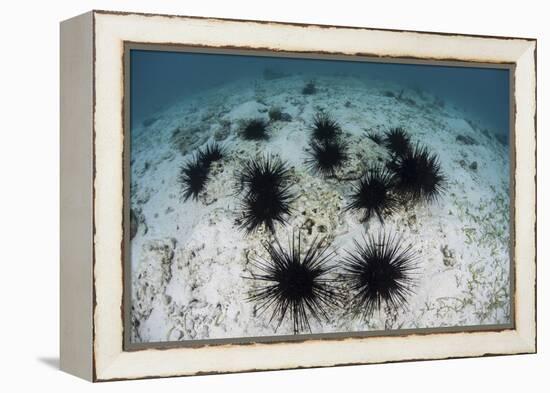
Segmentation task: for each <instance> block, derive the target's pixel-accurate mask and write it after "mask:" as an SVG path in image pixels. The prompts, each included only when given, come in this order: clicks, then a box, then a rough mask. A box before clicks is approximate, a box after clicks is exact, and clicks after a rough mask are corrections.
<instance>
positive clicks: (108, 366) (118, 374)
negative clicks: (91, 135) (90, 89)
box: [93, 11, 536, 381]
mask: <svg viewBox="0 0 550 393" xmlns="http://www.w3.org/2000/svg"><path fill="white" fill-rule="evenodd" d="M96 13H97V15H98V16H99V15H101V18H100V19H103V17H113V16H115V15H116V13H106V12H101V11H100V12H94V14H96ZM129 15H132V16H135V15H138V16H139V15H140V14H129ZM129 15H124V14H123V15H118V16H117V18H124V17H127V16H129ZM141 16H142V17H143V16H147V17H152V15H141ZM172 18H177V17H172ZM185 19H187V18H182V20H185ZM188 19H190V20H193V19H197V18H192V17H189V18H188ZM206 20H208V19H206ZM277 25H280V26H285V25H288V24H284V23H278V24H277ZM109 30H110V29H109ZM365 30H369V29H368V28H365ZM419 34H420V33H419ZM429 34H432V35H436V34H437V33H428V35H429ZM458 36H459V37H463V38H464V37H466V36H460V35H458ZM499 39H500V40H502V41H505V40H506V39H507V38H505V37H499ZM93 40H94V44H95V43H96V42H95V41H96V40H97V38H96V37H94V39H93ZM509 40H510V39H509ZM530 41H531V40H526V41H523V42H517V41H516V42H514V43H513V45H515V50H516V52H515V56H517V55H518V50H519V49H520V48H522V49H524V52H523V55H525V56H523V57H526V56H531V57H530V59H529V60H527V61H526V60H525V58H523V59H521V60H522V61H523V64H524V65H525V64H526V63H528V67H531V66H533V69H534V70H535V73H536V58H535V60H534V61H533V52H535V56H536V41H535V44H534V45H532V44H533V42H530ZM511 45H512V43H511ZM520 57H521V56H517V57H515V59H516V61H517V62H518V63H519V61H520ZM94 61H95V56H94ZM529 71H531V70H529ZM93 72H94V73H95V72H96V71H95V70H94V71H93ZM94 76H95V75H94ZM527 79H529V81H530V82H533V83H532V84H531V83H530V84H529V85H528V88H526V89H523V94H524V96H523V98H525V97H526V96H527V98H528V100H527V102H524V103H522V108H523V110H522V115H523V120H524V121H523V122H522V123H521V126H522V127H524V130H525V132H526V133H527V135H526V137H527V138H526V139H527V142H525V143H523V144H522V145H521V149H522V151H523V153H524V154H525V155H527V160H528V162H527V163H526V165H525V166H524V167H525V169H527V172H528V171H532V172H533V173H531V172H528V173H524V175H528V177H529V179H527V180H526V182H524V183H523V184H526V185H527V189H526V190H523V189H522V191H527V193H530V192H532V191H533V189H535V190H536V162H534V164H533V160H534V158H533V157H531V158H529V154H530V153H531V154H532V153H533V152H535V153H536V97H533V94H534V92H535V91H536V75H535V76H532V75H530V74H529V76H528V77H527ZM531 79H532V80H531ZM96 82H97V81H95V80H94V83H96ZM94 98H95V94H94ZM533 98H534V99H533ZM94 104H95V103H94ZM526 107H528V108H527V109H525V108H526ZM94 110H95V106H94ZM531 115H533V116H534V119H535V121H534V123H533V117H531ZM516 120H517V119H516ZM95 121H96V122H97V121H98V119H96V120H95ZM533 124H534V127H533ZM518 125H520V123H518V121H516V126H518ZM111 137H112V135H111ZM533 141H535V142H534V145H533ZM95 144H96V141H95V140H94V145H95ZM525 155H524V156H523V157H524V158H525ZM520 159H521V157H520ZM516 169H517V168H516ZM531 174H533V175H534V176H535V180H534V182H531V181H530V180H531V179H532V178H531ZM93 180H95V178H94V179H93ZM519 189H521V187H518V190H519ZM94 198H95V199H94V200H96V201H97V195H95V193H94ZM523 201H524V203H525V202H526V201H527V202H533V198H532V197H531V195H529V196H526V197H525V198H523ZM534 203H535V204H536V196H535V198H534ZM524 207H525V206H524ZM95 214H96V218H97V217H100V216H101V215H99V216H98V215H97V213H95ZM527 216H528V217H527V218H526V220H525V221H524V222H523V224H527V225H528V226H529V225H531V224H533V225H531V226H530V227H529V228H528V229H526V226H525V225H522V226H521V228H522V229H521V230H520V231H519V232H520V233H518V234H517V237H516V240H518V239H521V238H522V239H523V240H522V242H521V243H522V245H523V247H524V249H525V251H526V253H525V254H524V256H527V257H529V260H527V261H525V266H524V269H523V270H522V274H521V277H520V278H521V279H522V280H523V279H525V280H527V282H525V286H529V288H523V289H524V290H526V293H525V295H526V296H524V298H523V301H525V302H526V304H524V307H534V306H535V305H536V286H535V287H534V288H533V290H531V288H530V286H531V284H532V283H533V284H535V285H536V249H534V244H536V243H535V242H534V241H531V240H532V239H531V240H530V239H526V237H527V236H530V235H536V227H535V225H536V213H535V212H533V214H527ZM95 240H96V242H97V241H98V240H100V239H95ZM96 246H97V244H96ZM533 251H534V252H533ZM531 256H532V257H533V258H532V260H531ZM100 265H102V263H100ZM103 268H104V266H103ZM97 278H99V277H97ZM103 278H105V277H103ZM106 281H111V279H108V280H106ZM101 285H105V284H100V283H98V282H94V286H101ZM99 300H101V299H99ZM111 302H112V299H109V300H108V303H111ZM100 303H101V302H100ZM102 308H103V307H102V305H101V304H99V308H96V307H95V304H94V318H95V322H98V314H103V312H99V311H101V309H102ZM111 311H114V310H111ZM107 314H108V313H107ZM521 317H522V318H521V324H520V326H518V329H517V330H516V331H515V333H514V334H513V335H510V334H508V335H507V337H508V338H509V339H510V340H511V341H513V342H510V344H511V348H510V349H508V350H503V351H500V350H498V351H489V352H486V353H479V354H477V355H476V354H463V353H458V352H457V353H456V354H454V355H451V356H442V355H441V354H440V355H429V356H427V357H424V356H421V357H416V358H407V357H406V356H405V357H403V358H402V360H397V361H408V360H429V359H443V358H455V357H472V356H491V355H500V354H502V355H504V354H520V353H533V352H535V351H536V309H535V310H528V311H526V312H525V313H523V314H522V316H521ZM101 318H104V316H102V317H101ZM103 324H104V322H103ZM99 325H101V323H100V324H99ZM115 328H118V327H115ZM98 333H99V332H98V331H95V333H94V334H95V337H94V345H95V349H96V351H97V353H95V354H94V359H95V358H96V357H98V358H99V359H100V360H101V364H100V367H99V373H98V376H95V373H94V377H93V379H94V380H98V381H106V380H119V379H136V378H138V379H139V378H147V377H165V376H182V375H201V374H208V373H228V372H229V373H230V372H242V371H257V370H256V369H246V368H242V369H239V370H235V369H231V368H228V369H224V370H220V369H214V370H215V371H206V372H204V371H198V372H197V371H194V372H193V371H191V370H188V371H187V372H185V371H181V370H178V371H176V372H174V371H175V370H172V371H170V370H165V371H164V372H160V373H159V372H154V371H153V372H145V373H143V371H144V370H143V369H142V370H141V372H140V371H139V368H140V367H138V368H137V369H135V370H133V372H132V371H129V370H128V369H127V368H126V367H127V366H128V365H129V363H134V362H135V361H136V360H137V357H136V354H129V353H125V352H123V351H121V352H118V351H117V350H114V351H113V350H111V348H109V349H108V346H103V345H99V346H98V345H97V343H96V342H95V341H96V340H97V339H98V338H100V337H99V336H97V334H98ZM479 338H480V339H481V338H482V336H481V335H480V336H479ZM99 341H100V342H101V341H103V344H104V345H105V344H109V340H107V341H105V340H104V338H103V339H100V340H99ZM111 344H112V343H111ZM243 349H244V348H243ZM103 352H106V353H103ZM143 352H144V353H143V356H148V355H149V356H150V357H152V358H160V357H164V356H161V353H160V352H156V351H151V350H148V351H147V350H146V351H143ZM161 352H163V353H164V351H161ZM171 352H172V350H167V351H166V354H167V355H168V353H171ZM198 352H200V351H198ZM198 352H197V353H196V355H199V353H198ZM474 352H475V351H474ZM156 360H158V359H156ZM173 360H175V359H173ZM384 362H388V360H381V361H372V363H384ZM389 362H392V360H389ZM199 363H200V362H199ZM366 363H371V362H370V361H365V362H363V361H361V362H359V363H334V364H332V366H336V365H343V364H366ZM134 364H135V363H134ZM93 367H94V369H95V365H94V366H93ZM302 367H319V365H316V364H305V363H304V365H303V366H294V365H288V366H283V367H280V368H279V369H286V368H302ZM260 369H261V370H268V369H273V368H262V367H260Z"/></svg>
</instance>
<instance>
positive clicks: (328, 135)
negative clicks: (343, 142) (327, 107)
mask: <svg viewBox="0 0 550 393" xmlns="http://www.w3.org/2000/svg"><path fill="white" fill-rule="evenodd" d="M341 133H342V128H341V127H340V125H339V124H338V122H337V121H336V120H334V119H333V118H332V117H331V116H330V115H329V114H328V113H326V112H317V113H316V114H315V116H313V126H312V127H311V137H312V139H314V140H316V141H318V142H323V141H333V140H334V139H336V138H337V137H338V136H339V135H340V134H341Z"/></svg>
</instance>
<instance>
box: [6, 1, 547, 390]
mask: <svg viewBox="0 0 550 393" xmlns="http://www.w3.org/2000/svg"><path fill="white" fill-rule="evenodd" d="M545 3H546V2H545V1H530V0H516V1H513V2H512V1H504V0H501V1H494V2H490V1H486V2H482V1H481V0H477V1H470V0H460V1H458V0H457V1H447V2H445V1H442V0H434V1H420V0H403V1H390V0H379V1H374V2H373V1H368V0H361V1H357V2H352V1H344V0H333V1H327V2H326V3H322V2H321V0H317V1H310V2H306V1H302V2H299V1H298V0H293V1H286V0H271V1H261V0H255V1H244V0H227V1H218V2H216V1H213V0H197V1H179V2H176V1H169V0H162V1H159V0H156V1H154V0H149V1H140V0H133V1H123V0H119V1H115V0H110V1H109V0H104V1H83V0H80V1H27V0H19V1H17V0H8V1H5V2H3V4H2V10H1V12H0V19H1V20H0V30H1V35H0V37H1V46H0V49H1V52H0V56H1V57H0V70H1V72H0V98H1V101H0V108H1V110H0V135H1V139H0V174H1V176H0V185H1V188H0V231H1V233H0V247H1V248H0V250H1V251H2V253H1V254H0V255H1V257H0V363H1V364H0V366H1V367H0V391H3V392H11V391H24V390H28V391H39V390H40V391H54V392H58V391H61V392H64V391H70V392H81V391H91V390H92V389H94V390H95V391H102V392H107V391H109V392H114V391H117V392H120V391H132V392H141V391H150V390H161V389H162V390H163V391H179V392H183V391H184V392H198V391H200V392H215V391H218V392H219V391H224V392H225V391H237V390H238V391H241V392H261V393H265V392H284V393H291V392H295V391H304V392H309V391H313V392H321V391H335V390H336V391H339V392H347V391H349V392H354V391H357V392H365V393H370V392H388V393H389V392H399V391H402V392H403V391H406V392H416V391H418V392H439V393H441V392H445V393H451V392H469V391H470V390H471V391H476V392H477V391H480V392H511V391H515V392H520V391H528V392H538V391H549V389H550V377H549V372H550V362H549V359H550V356H549V355H548V351H549V350H550V344H549V342H550V341H549V340H548V338H547V335H545V334H544V333H545V330H546V332H547V331H548V329H547V322H548V304H549V303H548V296H550V295H549V292H548V291H547V290H546V289H545V288H544V285H545V284H546V281H547V280H546V273H547V269H546V268H545V266H544V265H545V262H546V259H547V257H548V248H547V243H546V242H548V240H545V239H549V231H548V221H547V220H546V218H547V216H548V208H547V205H546V204H545V203H544V202H545V200H546V199H548V197H546V198H540V195H546V196H547V195H548V187H549V183H548V176H547V172H546V171H545V169H546V168H547V167H548V166H549V165H550V162H549V158H548V151H547V147H548V144H549V140H548V139H549V138H548V134H547V133H546V127H545V124H544V120H545V119H544V117H545V116H544V115H545V114H546V112H545V107H546V109H547V108H548V104H547V102H546V100H545V93H547V91H548V78H547V76H546V75H545V70H547V69H548V67H549V66H550V58H549V55H548V53H547V47H548V45H549V40H550V36H549V30H550V28H549V27H548V26H549V25H550V22H549V19H548V15H549V14H550V11H548V10H545V9H544V8H545V7H544V4H545ZM90 9H109V10H119V11H142V12H153V13H172V14H183V15H198V16H216V17H226V18H243V19H261V20H275V21H288V22H304V23H323V24H333V25H352V26H366V27H380V28H392V29H410V30H424V31H439V32H457V33H473V34H486V35H504V36H523V37H534V38H538V149H539V155H538V168H539V173H538V181H539V183H538V184H539V210H538V229H539V242H538V243H539V249H538V262H539V271H538V282H539V285H538V289H539V293H538V295H539V296H538V326H539V328H538V333H539V354H538V355H523V356H508V357H495V358H480V359H466V360H448V361H429V362H417V363H400V364H389V365H371V366H355V367H340V368H328V369H314V370H294V371H279V372H264V373H253V374H237V375H223V376H209V377H193V378H171V379H162V380H147V381H135V382H115V383H103V384H99V385H92V384H89V383H87V382H84V381H81V380H79V379H77V378H75V377H72V376H70V375H67V374H64V373H62V372H60V371H58V370H57V367H58V344H59V338H58V327H59V324H58V318H59V307H58V299H59V296H58V285H59V278H58V276H59V268H58V256H59V219H58V216H59V192H58V188H59V175H58V172H59V158H58V157H59V131H58V128H59V104H58V102H59V93H58V90H59V88H58V85H59V77H58V74H59V61H58V59H59V26H58V23H59V22H60V21H61V20H63V19H67V18H70V17H72V16H74V15H77V14H80V13H83V12H86V11H88V10H90ZM545 104H546V105H545ZM519 134H521V130H519Z"/></svg>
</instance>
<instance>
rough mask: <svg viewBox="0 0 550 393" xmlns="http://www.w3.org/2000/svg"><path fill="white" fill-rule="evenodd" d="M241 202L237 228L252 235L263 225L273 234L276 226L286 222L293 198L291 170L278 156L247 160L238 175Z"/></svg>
mask: <svg viewBox="0 0 550 393" xmlns="http://www.w3.org/2000/svg"><path fill="white" fill-rule="evenodd" d="M237 184H238V190H237V191H238V192H242V191H244V198H243V200H242V202H241V212H242V220H241V224H240V227H241V229H244V230H246V232H248V233H251V232H254V231H255V230H257V229H258V228H259V227H261V226H262V225H263V226H265V227H266V228H267V229H268V230H270V231H271V232H275V223H276V222H279V223H282V224H284V223H286V219H287V217H288V215H289V214H290V212H291V207H290V204H291V202H292V200H293V198H294V196H293V194H292V193H291V191H290V171H289V169H288V167H287V165H286V163H285V162H283V161H282V160H281V159H279V158H277V157H272V156H271V157H270V156H268V157H265V158H260V159H258V160H249V161H247V162H246V163H245V164H244V166H243V168H242V169H241V170H240V171H239V172H238V173H237Z"/></svg>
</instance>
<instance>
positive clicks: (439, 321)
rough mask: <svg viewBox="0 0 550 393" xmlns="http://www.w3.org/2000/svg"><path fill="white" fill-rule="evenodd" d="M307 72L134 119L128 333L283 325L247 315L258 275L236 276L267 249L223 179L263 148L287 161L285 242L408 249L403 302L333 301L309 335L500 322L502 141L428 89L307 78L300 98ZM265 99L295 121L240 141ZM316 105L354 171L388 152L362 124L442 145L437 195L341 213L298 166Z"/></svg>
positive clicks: (285, 326)
mask: <svg viewBox="0 0 550 393" xmlns="http://www.w3.org/2000/svg"><path fill="white" fill-rule="evenodd" d="M310 77H311V76H308V75H293V76H287V77H284V78H280V79H274V80H264V79H246V80H239V81H235V82H233V83H231V84H225V85H223V86H220V87H219V88H214V89H210V90H208V91H204V92H202V93H200V94H195V95H193V96H189V97H187V98H186V99H182V100H181V101H180V102H179V103H177V104H176V105H173V106H172V107H170V108H167V109H165V110H163V111H160V112H158V113H157V115H156V116H155V118H154V119H151V120H149V121H148V122H144V124H137V125H135V127H134V128H133V129H132V150H131V208H132V209H133V211H134V213H135V215H136V217H137V221H138V222H139V225H138V230H137V234H136V235H135V237H134V238H133V240H132V241H131V282H132V288H131V297H132V311H131V318H132V330H131V331H132V334H131V339H132V341H133V342H162V341H179V340H200V339H215V338H236V337H255V336H272V335H287V334H292V330H293V328H292V320H291V319H290V318H289V317H288V315H287V317H286V318H285V320H284V322H283V323H282V325H281V326H280V327H279V328H278V329H277V330H276V329H275V328H276V326H277V324H276V322H271V323H270V317H271V312H270V310H268V311H267V312H264V313H262V314H257V313H256V311H255V307H256V305H255V304H254V303H251V302H247V301H245V299H246V297H247V292H248V291H249V290H250V289H251V288H253V287H256V285H258V284H257V283H256V282H254V281H253V280H249V279H245V278H243V277H244V276H250V275H251V274H252V273H254V269H253V267H252V265H251V264H250V263H249V260H250V258H254V257H255V255H259V256H263V255H265V251H263V250H262V248H261V246H260V241H262V240H269V234H267V233H265V232H262V231H260V232H258V233H256V234H253V235H250V236H247V235H246V234H245V233H244V232H242V231H240V230H239V229H238V226H237V225H236V223H235V220H236V218H237V217H238V214H239V213H238V203H239V200H238V198H236V197H235V194H234V188H233V184H234V181H235V180H234V176H235V171H236V169H237V168H238V167H239V166H240V164H241V163H242V161H243V160H246V159H250V158H254V157H257V156H260V155H265V154H267V153H272V154H277V155H279V156H280V157H281V158H282V159H284V160H286V161H287V162H288V163H289V166H291V167H292V173H293V181H294V182H295V184H294V185H293V188H292V190H293V192H294V193H295V194H297V195H298V198H297V200H296V201H295V202H294V203H293V204H292V208H293V210H294V214H293V215H292V216H291V217H290V219H289V223H288V225H287V226H278V227H277V232H276V235H277V237H278V238H279V239H280V241H281V243H282V244H283V245H286V244H288V239H289V236H291V234H292V230H293V228H294V229H297V228H302V231H301V233H302V237H303V239H305V241H306V242H308V241H309V242H310V241H311V240H312V239H313V238H314V237H315V236H316V235H321V236H327V237H328V240H330V241H332V249H334V250H336V253H337V255H336V257H335V259H334V262H335V263H338V258H341V257H342V256H343V255H344V254H345V253H344V250H345V249H348V250H353V239H361V237H362V234H364V233H373V234H377V233H378V232H379V231H380V230H385V231H386V232H388V233H389V232H391V233H393V232H398V233H399V234H400V235H402V237H403V240H404V242H405V244H411V245H412V247H413V250H414V251H415V252H416V253H417V255H418V260H417V263H418V270H417V274H416V276H415V277H416V287H415V294H414V295H412V296H411V297H410V298H409V302H408V305H407V308H403V309H399V310H388V309H382V310H380V311H379V312H375V314H374V315H373V317H372V318H370V319H369V320H368V321H363V320H361V319H357V318H353V317H352V316H351V315H350V314H349V313H346V312H345V311H344V310H339V311H335V312H332V313H331V320H330V321H329V322H326V323H322V324H320V323H318V322H317V321H315V320H314V319H312V318H310V323H311V328H312V332H313V333H329V332H352V331H372V330H384V329H409V328H436V327H448V326H471V325H488V324H503V323H509V322H510V301H511V300H510V299H511V297H510V291H509V289H510V260H509V254H508V250H509V246H508V242H509V194H508V190H509V156H508V147H507V146H505V145H504V144H502V143H501V142H500V141H498V140H497V138H496V137H495V136H494V134H492V133H490V132H487V131H486V130H485V129H484V127H483V126H482V125H480V124H479V123H477V122H474V121H472V120H471V117H470V115H469V114H466V113H464V112H462V111H461V110H460V108H457V107H455V106H454V105H453V103H450V102H444V101H443V100H441V99H438V98H436V97H434V96H433V95H431V94H429V93H427V92H423V91H420V90H418V89H407V88H405V89H402V88H401V87H400V86H397V85H392V84H391V83H386V82H383V81H377V80H370V79H368V78H365V77H355V76H342V75H334V76H318V75H317V76H315V81H316V85H317V88H318V92H317V93H316V94H314V95H303V94H301V89H302V87H303V86H304V84H305V82H307V81H309V80H310ZM389 91H391V92H393V94H394V95H395V96H398V95H399V94H400V93H401V97H400V98H396V97H391V94H388V92H389ZM272 107H279V108H280V109H281V110H282V111H283V112H285V113H288V114H289V115H290V116H291V117H292V120H291V121H289V122H284V121H277V122H271V123H270V125H269V132H270V139H269V140H268V141H260V142H253V141H244V140H242V139H241V138H240V137H239V135H238V132H239V130H240V128H241V127H242V122H243V120H246V119H251V118H264V119H265V120H268V119H269V117H268V110H269V109H270V108H272ZM319 109H323V110H326V111H328V112H330V113H331V114H332V115H333V117H334V118H335V119H336V120H337V121H338V122H339V123H340V125H341V126H342V129H343V131H344V134H343V137H344V138H345V140H346V141H347V142H348V144H349V155H350V157H351V159H350V161H349V162H348V164H347V165H346V166H345V168H344V170H343V171H342V172H341V173H339V176H341V177H357V176H359V174H360V173H361V172H362V171H363V170H364V169H365V167H366V165H368V164H369V163H370V164H372V163H376V162H379V161H385V160H387V158H388V153H387V151H386V150H385V149H384V148H383V147H382V146H378V145H377V144H375V143H374V142H372V141H371V140H370V139H368V138H367V137H366V136H367V132H368V131H373V130H374V131H378V132H383V131H386V130H388V129H389V128H390V127H404V128H405V129H406V130H407V131H408V132H409V133H410V135H411V137H412V142H413V144H414V143H416V142H420V143H422V144H424V145H426V146H428V147H429V148H430V150H431V151H432V152H436V153H437V154H438V155H439V158H440V161H441V166H442V170H443V172H444V174H445V176H446V177H447V179H448V181H447V184H446V186H447V190H446V192H445V194H444V195H443V196H442V198H441V199H440V200H439V201H438V202H436V203H432V204H418V205H414V206H404V207H402V208H400V210H399V211H398V212H397V214H394V215H393V216H391V217H387V218H386V219H385V223H384V225H383V226H382V225H381V224H380V223H379V221H378V220H377V219H375V218H373V219H371V220H370V221H369V222H368V225H367V226H365V225H364V224H361V223H360V222H359V215H358V214H357V213H354V212H346V211H345V210H344V207H345V206H346V205H347V204H348V201H349V195H350V194H351V189H352V188H351V187H352V185H353V183H352V182H350V181H343V182H338V181H337V180H334V179H329V180H324V179H323V178H321V177H319V176H316V175H313V174H311V173H310V171H309V170H308V169H307V167H306V166H305V164H304V160H305V159H306V156H307V155H306V150H307V149H308V144H309V135H310V132H309V128H308V127H309V125H310V124H311V123H312V117H313V115H314V114H315V113H316V112H317V111H318V110H319ZM457 137H458V139H457ZM214 140H216V141H218V142H219V143H221V144H222V145H223V146H224V148H225V149H226V151H227V152H228V154H227V156H226V157H225V159H224V160H223V161H222V162H221V163H219V164H218V163H216V164H214V167H213V168H212V172H211V176H210V180H209V182H208V183H207V186H206V190H205V191H204V192H203V193H202V194H201V195H200V196H199V200H198V201H195V200H192V199H189V200H187V201H183V200H182V198H181V188H180V185H179V184H178V181H177V178H178V174H179V168H180V166H181V165H182V164H183V163H185V162H186V161H187V160H189V159H190V158H191V156H192V154H193V153H194V152H195V151H196V149H198V148H201V147H203V148H204V146H205V145H206V144H207V143H208V142H212V141H214ZM474 162H475V163H476V164H474ZM476 165H477V167H476ZM257 253H259V254H257ZM256 273H258V272H257V271H256ZM304 333H308V332H304Z"/></svg>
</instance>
